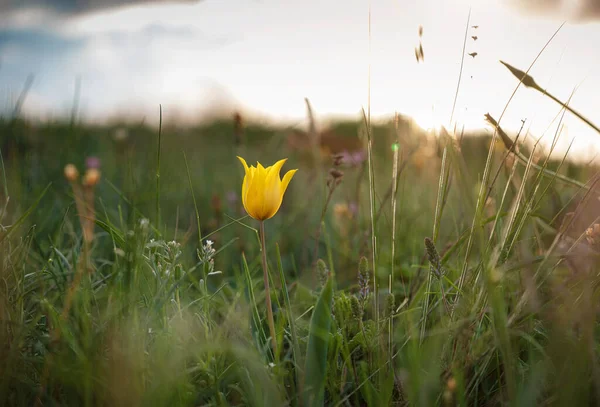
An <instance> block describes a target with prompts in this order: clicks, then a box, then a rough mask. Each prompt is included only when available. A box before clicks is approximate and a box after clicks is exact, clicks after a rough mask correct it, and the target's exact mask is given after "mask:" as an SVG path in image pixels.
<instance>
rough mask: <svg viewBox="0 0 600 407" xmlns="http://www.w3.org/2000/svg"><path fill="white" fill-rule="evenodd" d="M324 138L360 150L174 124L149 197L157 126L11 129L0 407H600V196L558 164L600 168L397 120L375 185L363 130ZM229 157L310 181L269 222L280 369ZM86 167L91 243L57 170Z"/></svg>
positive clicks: (381, 140) (383, 133) (382, 142)
mask: <svg viewBox="0 0 600 407" xmlns="http://www.w3.org/2000/svg"><path fill="white" fill-rule="evenodd" d="M332 132H333V133H335V134H337V136H338V138H337V139H336V140H337V145H336V146H335V150H337V152H341V151H342V150H343V149H344V146H345V145H346V142H347V143H348V145H352V146H354V147H353V148H354V149H355V150H354V151H355V153H356V154H355V155H354V156H352V155H346V156H345V158H344V159H339V158H338V160H337V163H334V161H335V160H334V159H333V158H332V157H331V155H330V154H329V153H331V152H332V151H331V148H330V150H329V151H328V152H326V153H324V154H317V153H316V150H315V149H314V148H310V146H309V147H306V148H302V147H301V146H300V147H299V145H298V144H297V143H290V142H289V140H290V139H289V134H290V130H289V129H284V128H274V127H266V126H262V125H260V124H248V125H247V126H245V128H244V131H243V137H239V134H238V137H237V138H236V137H235V134H236V130H235V128H234V124H233V123H231V122H229V121H227V120H224V121H217V122H214V123H211V124H209V125H204V126H198V127H192V128H177V127H174V126H165V127H164V128H163V129H162V135H161V150H160V178H159V179H158V183H159V185H160V189H159V191H158V190H157V168H158V166H159V163H158V161H157V157H158V154H157V152H158V138H157V131H156V129H151V128H149V127H146V126H144V125H139V126H131V125H128V126H126V125H119V126H108V125H107V126H91V125H90V126H81V125H77V124H75V125H72V124H69V123H63V122H50V123H44V124H35V123H31V122H27V121H23V120H20V119H16V120H4V121H2V122H0V136H1V141H2V155H3V171H2V172H3V177H2V180H1V181H2V188H1V189H0V198H1V199H0V203H1V204H2V212H1V214H2V215H1V217H0V220H1V225H2V230H1V231H0V246H1V247H0V256H1V266H0V273H1V275H0V276H1V282H2V284H0V322H1V325H0V337H1V342H0V345H1V346H0V360H1V361H2V363H0V404H2V405H7V404H9V405H35V404H41V405H111V406H114V405H219V406H225V405H256V406H263V405H268V406H280V405H306V406H313V405H322V404H325V405H357V406H358V405H368V406H383V405H406V404H410V405H423V406H430V405H436V404H441V405H505V404H511V405H533V404H541V405H588V404H596V403H598V402H600V370H599V367H600V366H599V365H598V345H599V343H600V342H599V341H598V324H597V321H596V320H597V311H598V305H597V304H598V283H599V282H600V280H599V278H598V276H597V272H596V269H597V267H596V254H597V250H598V249H599V248H600V226H597V227H594V224H596V223H597V222H598V219H597V217H598V216H599V214H600V213H599V212H598V208H599V205H596V204H595V203H596V202H597V201H598V200H597V196H598V194H597V193H596V192H595V190H594V188H591V192H587V189H586V188H581V187H577V186H574V185H573V184H569V183H565V182H564V181H562V180H559V179H557V178H556V177H555V176H553V175H552V173H551V172H550V171H557V172H559V173H560V174H561V176H564V177H569V178H572V179H575V180H578V181H580V182H583V183H588V185H592V186H593V183H594V180H595V178H594V171H595V170H594V168H591V167H586V166H580V165H575V164H572V163H570V162H568V161H567V162H563V161H561V160H554V161H552V160H548V159H547V158H546V156H545V155H544V154H540V153H539V151H538V150H536V149H534V148H532V147H531V145H528V146H521V152H522V154H523V156H525V157H530V158H529V159H528V160H529V161H526V162H521V161H519V160H518V159H516V158H515V156H514V155H513V154H512V153H509V151H508V150H507V149H506V148H505V146H503V145H502V144H501V143H499V142H496V143H495V145H493V146H492V147H491V149H490V148H489V147H490V138H489V137H485V136H484V137H470V136H468V135H462V134H452V135H450V134H448V133H447V132H445V131H440V132H439V134H436V135H433V134H431V133H425V132H423V131H421V130H419V129H418V128H416V127H414V126H412V125H411V123H410V122H409V121H406V120H399V121H396V122H394V121H391V122H390V123H381V124H378V125H374V126H373V131H372V133H371V134H370V136H371V137H372V140H373V160H372V175H373V177H372V182H371V181H370V178H369V161H368V160H367V159H366V157H367V155H366V150H365V149H364V148H362V149H360V150H356V145H359V146H361V145H362V146H366V144H367V139H368V134H367V130H366V129H365V128H364V125H363V123H361V122H360V121H359V122H356V123H338V124H334V125H333V126H332ZM309 136H310V135H307V137H309ZM463 136H464V137H463ZM307 140H308V139H307ZM305 141H306V140H305ZM307 145H308V144H307ZM313 147H314V146H313ZM299 150H301V151H299ZM395 150H396V152H397V154H398V161H397V165H396V167H395V166H394V157H395V155H394V154H395ZM532 150H533V151H532ZM488 151H489V153H490V154H489V155H488ZM333 152H335V151H333ZM236 155H242V156H243V157H245V158H246V159H247V160H248V161H249V163H250V162H252V163H253V162H255V161H256V160H259V161H261V163H263V164H267V165H270V164H272V163H273V162H275V161H276V160H278V159H281V158H284V157H289V160H288V162H287V163H286V166H285V167H284V171H285V170H287V169H289V168H298V169H299V171H298V173H297V174H296V176H295V177H294V179H293V181H292V183H291V184H290V187H289V190H288V192H287V193H286V195H285V197H284V202H283V206H282V208H281V210H280V212H279V213H278V214H277V215H276V216H275V217H274V218H273V219H271V220H269V221H268V222H267V224H266V227H267V234H266V236H267V248H268V252H267V259H268V265H269V270H270V277H271V280H272V287H273V290H272V301H273V305H274V313H275V325H276V334H277V338H276V341H277V344H278V346H277V349H278V353H277V354H274V352H273V349H272V348H271V346H270V338H268V336H269V329H268V327H267V322H266V316H265V315H266V313H265V306H264V302H265V297H264V289H263V286H262V272H261V266H260V245H259V241H258V238H257V237H258V234H257V228H258V224H257V223H256V222H255V221H254V220H253V219H251V218H248V217H245V212H244V211H243V207H242V205H241V200H240V198H239V196H240V190H241V181H242V177H243V170H242V168H241V166H240V164H239V162H238V161H237V159H236V158H235V156H236ZM90 156H94V157H97V158H99V160H100V162H101V172H102V178H101V180H100V182H99V183H98V184H97V185H96V186H95V187H94V188H93V190H94V199H93V201H94V203H93V207H94V209H95V211H94V212H95V219H96V226H95V233H94V236H93V239H92V240H91V242H89V245H87V244H86V242H85V239H84V235H83V232H82V229H81V226H80V219H79V217H78V213H77V208H76V205H75V199H74V196H73V190H72V188H71V187H70V185H69V183H68V182H67V181H66V180H65V178H64V176H63V168H64V166H65V165H66V164H67V163H74V164H75V165H76V166H77V167H78V168H79V169H80V171H82V172H83V168H84V167H85V165H84V163H85V160H86V157H90ZM340 161H341V162H340ZM534 165H537V167H535V166H534ZM332 167H335V169H336V170H337V171H338V172H341V173H343V174H342V175H338V174H337V173H335V174H334V173H332V172H331V171H330V169H331V168H332ZM540 169H542V170H543V171H546V175H545V176H542V172H541V171H540ZM394 170H395V171H396V175H393V174H394ZM332 174H334V175H332ZM549 174H550V175H549ZM336 180H337V181H336ZM338 183H339V185H338ZM370 191H373V192H374V195H373V210H372V211H371V199H370ZM582 199H583V200H582ZM157 202H158V203H159V205H157ZM196 211H197V212H196ZM196 213H197V214H198V219H197V218H196ZM198 226H200V230H198ZM373 230H374V231H375V239H372V231H373ZM426 238H428V240H425V239H426ZM373 241H375V248H373V245H372V242H373ZM88 246H89V247H88ZM392 247H393V250H392ZM392 253H393V255H392ZM373 256H375V259H373ZM318 259H322V261H317V260H318ZM373 265H375V269H374V268H373ZM392 270H393V278H392ZM374 283H375V284H374ZM375 288H376V289H377V291H376V292H375ZM376 304H377V307H375V305H376Z"/></svg>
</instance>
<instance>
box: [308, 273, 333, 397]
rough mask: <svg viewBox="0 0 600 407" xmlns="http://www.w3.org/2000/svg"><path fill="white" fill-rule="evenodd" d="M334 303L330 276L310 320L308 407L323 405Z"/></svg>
mask: <svg viewBox="0 0 600 407" xmlns="http://www.w3.org/2000/svg"><path fill="white" fill-rule="evenodd" d="M332 302H333V275H332V274H330V275H329V278H328V279H327V282H326V283H325V286H324V287H323V290H322V291H321V295H320V296H319V299H318V300H317V305H316V306H315V309H314V311H313V314H312V317H311V319H310V328H309V333H308V344H307V346H306V368H305V370H304V371H305V373H306V376H305V381H304V383H305V390H306V397H305V398H304V405H305V406H307V407H313V406H318V405H321V406H322V405H323V398H324V393H325V377H326V370H327V350H328V347H329V332H330V330H331V304H332Z"/></svg>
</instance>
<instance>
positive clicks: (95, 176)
mask: <svg viewBox="0 0 600 407" xmlns="http://www.w3.org/2000/svg"><path fill="white" fill-rule="evenodd" d="M99 181H100V171H98V170H97V169H96V168H90V169H89V170H87V171H86V172H85V176H84V177H83V185H85V186H89V187H92V186H94V185H96V184H97V183H98V182H99Z"/></svg>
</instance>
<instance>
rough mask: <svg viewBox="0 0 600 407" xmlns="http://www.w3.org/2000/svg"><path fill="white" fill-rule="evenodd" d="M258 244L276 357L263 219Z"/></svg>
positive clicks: (275, 349) (275, 339)
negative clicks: (260, 251)
mask: <svg viewBox="0 0 600 407" xmlns="http://www.w3.org/2000/svg"><path fill="white" fill-rule="evenodd" d="M260 245H261V250H262V266H263V280H264V283H265V297H266V302H267V319H268V322H269V332H270V334H271V344H272V345H273V353H274V354H275V357H277V356H276V355H277V337H276V336H275V320H274V319H273V307H272V305H271V290H270V288H269V271H268V269H267V245H266V244H265V221H263V220H261V221H260Z"/></svg>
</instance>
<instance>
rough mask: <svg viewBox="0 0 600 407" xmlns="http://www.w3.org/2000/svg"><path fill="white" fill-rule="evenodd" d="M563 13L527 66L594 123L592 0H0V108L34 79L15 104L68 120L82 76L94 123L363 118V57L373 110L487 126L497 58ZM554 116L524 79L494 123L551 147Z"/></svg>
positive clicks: (509, 81) (599, 90) (583, 147)
mask: <svg viewBox="0 0 600 407" xmlns="http://www.w3.org/2000/svg"><path fill="white" fill-rule="evenodd" d="M369 7H370V9H371V19H370V21H371V24H370V27H371V36H370V39H369ZM469 12H470V13H471V14H470V23H469V25H468V29H467V18H468V16H469ZM563 21H566V24H565V25H564V26H563V28H562V29H561V30H560V31H559V33H558V34H557V35H556V37H555V38H554V40H553V41H552V42H551V43H550V45H549V46H548V48H547V49H546V50H545V51H544V52H543V53H542V55H541V56H540V58H539V59H538V60H537V62H536V63H535V65H534V66H533V68H532V69H531V71H530V74H531V75H532V76H533V77H534V78H535V79H536V81H537V82H538V83H539V84H540V85H541V86H542V87H543V88H546V89H548V91H549V92H551V93H552V94H554V95H555V96H557V97H558V98H560V99H564V100H566V99H568V98H569V97H570V95H571V94H572V93H573V92H574V94H573V97H572V99H571V102H570V103H571V106H573V107H574V108H576V109H577V110H578V111H580V112H581V113H582V114H583V115H585V116H587V117H589V118H590V119H591V120H592V121H595V122H600V109H598V107H599V106H600V69H598V66H600V51H599V50H600V1H598V0H564V1H561V0H478V1H467V0H420V1H413V0H371V2H370V3H369V1H368V0H346V1H344V2H340V1H338V0H335V1H334V0H286V1H281V0H202V1H148V0H146V1H144V0H129V1H116V0H0V111H2V112H4V113H5V114H10V113H9V112H11V111H12V109H13V108H14V103H15V101H16V99H17V97H18V95H19V93H20V91H21V89H22V87H23V84H24V83H25V81H26V78H27V76H28V75H29V74H33V75H34V81H33V84H32V87H31V90H30V92H29V94H28V96H27V99H26V101H25V104H24V106H23V111H24V114H26V115H28V116H30V117H35V118H40V119H45V118H52V117H59V116H64V115H68V114H70V112H71V109H72V105H73V100H74V94H75V88H76V83H77V81H78V80H79V81H80V85H81V86H80V105H79V115H80V118H81V119H82V120H88V121H101V120H105V119H111V118H126V119H130V120H135V121H139V120H141V119H142V118H145V119H146V120H147V121H148V122H150V123H154V122H157V119H158V106H159V104H161V105H162V107H163V114H164V116H165V118H166V119H167V120H169V119H170V120H176V121H181V122H186V121H193V120H196V119H197V118H200V117H203V116H204V115H206V114H209V113H211V112H215V111H225V112H229V111H231V110H233V109H240V110H242V111H244V112H249V114H250V113H253V114H257V115H261V117H267V118H269V119H272V120H279V121H288V122H297V121H299V120H303V119H304V118H305V115H306V113H305V112H306V108H305V104H304V98H308V99H309V100H310V102H311V104H312V107H313V109H314V111H315V112H316V114H317V116H318V117H319V118H321V119H322V120H325V119H326V118H327V117H334V116H335V117H340V116H343V117H351V118H358V117H359V114H360V111H361V109H362V108H365V109H366V108H367V106H368V101H369V66H370V102H371V104H370V107H371V113H372V116H373V117H374V118H375V119H377V118H379V117H389V116H390V115H392V114H393V113H394V112H399V113H402V114H406V115H409V116H412V117H414V118H415V120H416V121H417V122H418V123H419V124H420V125H421V126H422V127H424V128H435V127H437V126H440V125H445V126H448V125H454V124H456V125H458V126H459V127H462V126H463V125H464V126H465V127H466V128H468V129H478V128H485V127H486V124H485V122H484V119H483V115H484V114H485V113H488V112H489V113H490V114H492V116H494V117H495V118H498V117H499V116H500V115H501V114H502V112H503V110H504V108H505V106H506V105H507V102H508V101H509V98H510V97H511V94H512V93H513V91H514V90H515V87H516V85H517V84H518V81H517V80H516V79H515V77H514V76H512V74H510V72H509V71H508V70H507V69H506V68H505V67H504V66H503V65H502V64H500V62H499V60H503V61H506V62H508V63H510V64H511V65H513V66H515V67H517V68H519V69H521V70H524V71H525V70H527V68H528V67H529V66H530V65H531V63H532V62H533V61H534V59H535V58H536V56H537V55H538V53H539V52H540V50H541V49H542V48H543V47H544V45H545V44H546V42H547V41H548V40H549V39H550V37H552V35H553V34H554V33H555V32H556V30H557V29H558V28H559V27H560V25H561V24H562V23H563ZM419 26H422V27H423V35H422V37H421V38H420V37H419V33H418V31H419ZM471 26H478V28H473V27H471ZM466 30H467V41H466V45H465V53H464V54H463V43H464V38H465V32H466ZM472 36H476V37H477V40H474V39H473V38H471V37H472ZM419 43H421V44H422V47H423V51H424V60H423V61H417V60H416V58H415V47H418V46H419ZM473 52H476V53H477V55H476V56H475V57H471V56H469V55H467V54H469V53H473ZM463 55H465V56H464V58H463ZM461 61H462V62H463V69H462V79H461V83H460V87H459V91H458V97H457V101H456V107H455V113H454V116H453V121H452V124H451V123H450V116H451V112H452V106H453V102H454V98H455V94H456V89H457V81H458V78H459V73H460V69H461ZM559 113H560V106H559V105H558V104H556V103H555V102H552V101H550V100H549V99H548V98H546V97H544V96H543V95H541V94H540V93H538V92H535V91H533V90H531V89H526V88H523V87H522V88H520V89H519V90H518V92H517V93H516V95H515V97H514V98H513V99H512V100H511V102H510V104H509V105H508V108H507V111H506V114H505V115H504V116H503V119H502V122H501V124H502V125H503V127H505V128H507V129H509V130H513V131H514V130H517V129H518V128H519V127H520V126H521V120H522V119H526V129H528V130H529V134H530V135H531V137H533V138H537V137H543V140H548V141H550V140H551V138H552V137H553V135H554V132H555V131H556V129H557V126H558V120H557V115H558V114H559ZM563 123H564V129H563V131H562V133H561V139H560V143H559V147H560V148H559V150H561V151H564V149H566V148H567V146H568V145H569V143H570V142H571V140H573V139H575V142H574V143H573V147H572V151H574V152H575V154H578V155H579V156H581V157H585V158H592V157H594V156H595V154H597V153H598V152H600V135H598V134H597V133H594V132H593V131H592V130H590V129H589V128H588V127H586V126H585V125H584V124H582V123H581V122H580V121H579V120H578V119H577V118H575V117H573V116H572V115H569V114H568V115H567V116H566V117H565V120H564V122H563ZM547 144H548V143H546V145H547Z"/></svg>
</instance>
